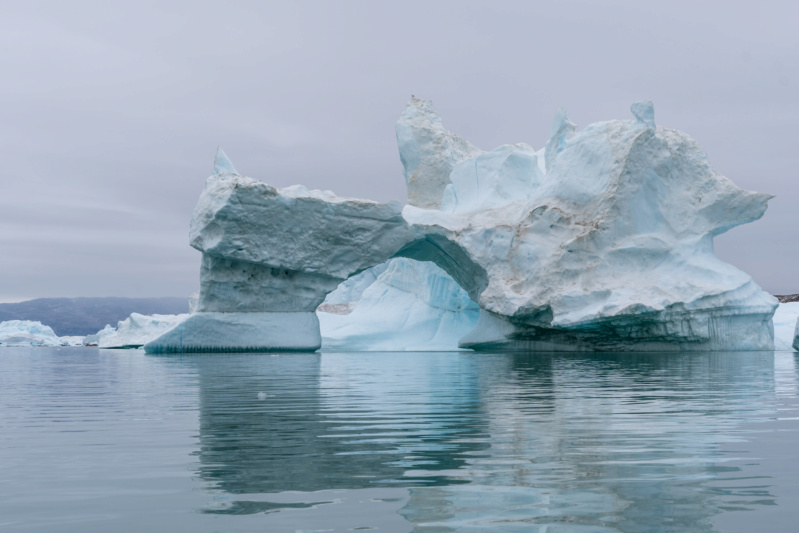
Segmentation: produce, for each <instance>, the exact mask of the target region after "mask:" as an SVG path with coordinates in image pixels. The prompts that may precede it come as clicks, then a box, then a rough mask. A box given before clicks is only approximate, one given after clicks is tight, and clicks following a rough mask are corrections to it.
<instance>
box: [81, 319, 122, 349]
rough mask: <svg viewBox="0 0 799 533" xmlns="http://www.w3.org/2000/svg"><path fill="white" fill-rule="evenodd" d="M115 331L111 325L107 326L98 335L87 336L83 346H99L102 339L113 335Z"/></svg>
mask: <svg viewBox="0 0 799 533" xmlns="http://www.w3.org/2000/svg"><path fill="white" fill-rule="evenodd" d="M115 331H116V328H114V327H113V326H112V325H111V324H106V325H105V327H104V328H103V329H101V330H100V331H98V332H97V333H93V334H91V335H86V336H85V337H83V342H82V344H83V345H84V346H97V345H98V344H100V339H102V338H104V337H107V336H109V335H111V334H113V333H114V332H115Z"/></svg>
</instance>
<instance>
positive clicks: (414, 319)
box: [317, 258, 479, 351]
mask: <svg viewBox="0 0 799 533" xmlns="http://www.w3.org/2000/svg"><path fill="white" fill-rule="evenodd" d="M381 269H382V272H381V273H380V274H379V275H378V277H377V278H376V279H375V280H374V281H373V282H372V283H370V284H369V286H368V287H366V288H365V289H364V290H363V292H362V295H361V296H360V298H359V299H358V301H357V303H356V304H355V305H354V306H353V307H354V309H353V311H352V312H351V313H349V314H341V313H329V312H327V313H326V312H318V313H317V314H318V316H319V323H320V326H321V334H322V350H325V351H450V350H452V351H455V350H458V340H459V339H460V338H461V337H463V336H464V335H465V334H467V333H468V332H469V331H470V330H471V329H472V328H474V326H475V324H476V323H477V317H478V314H479V307H478V306H477V304H476V303H475V302H473V301H472V300H471V299H470V298H469V296H468V294H466V291H464V290H463V289H462V288H461V287H460V286H459V285H458V284H457V283H456V282H455V280H453V279H452V278H451V277H450V276H449V275H448V274H447V273H446V272H444V271H443V270H442V269H441V268H439V267H438V266H436V265H435V264H433V263H429V262H420V261H414V260H412V259H403V258H397V259H392V260H391V261H390V262H389V263H388V264H387V265H386V266H384V265H381ZM367 272H369V271H367ZM350 279H354V278H350ZM348 281H349V280H348ZM360 281H361V283H363V281H364V280H363V279H361V280H360ZM342 285H345V284H342ZM343 288H344V289H345V290H344V291H341V292H343V293H345V294H346V291H347V290H348V289H351V287H347V286H344V287H343ZM340 289H341V288H340ZM340 289H337V290H336V291H334V292H333V293H331V296H334V295H336V293H338V292H339V291H340ZM338 296H339V297H341V294H339V295H338ZM320 311H323V309H321V306H320Z"/></svg>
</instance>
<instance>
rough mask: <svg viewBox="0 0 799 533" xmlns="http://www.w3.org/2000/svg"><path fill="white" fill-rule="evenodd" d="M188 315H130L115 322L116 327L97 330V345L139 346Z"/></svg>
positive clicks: (108, 346) (115, 346) (109, 346)
mask: <svg viewBox="0 0 799 533" xmlns="http://www.w3.org/2000/svg"><path fill="white" fill-rule="evenodd" d="M188 317H189V315H188V314H182V315H141V314H139V313H131V315H130V316H129V317H128V318H126V319H125V320H122V321H120V322H118V323H117V327H116V329H114V330H113V331H110V332H109V331H108V328H109V326H106V329H103V330H101V331H100V332H98V334H97V336H98V339H97V345H98V346H99V347H100V348H140V347H142V346H144V345H145V344H147V343H148V342H150V341H151V340H153V339H155V338H156V337H159V336H161V335H162V334H163V333H164V332H166V331H169V330H171V329H172V328H174V327H175V326H176V325H178V324H180V323H182V322H183V321H184V320H186V319H187V318H188Z"/></svg>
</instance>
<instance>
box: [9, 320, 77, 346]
mask: <svg viewBox="0 0 799 533" xmlns="http://www.w3.org/2000/svg"><path fill="white" fill-rule="evenodd" d="M62 345H63V342H62V341H61V339H60V338H59V337H58V336H57V335H56V334H55V332H54V331H53V328H51V327H50V326H45V325H44V324H42V323H41V322H39V321H34V320H6V321H5V322H0V346H2V347H17V346H62Z"/></svg>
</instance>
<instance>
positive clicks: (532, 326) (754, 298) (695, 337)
mask: <svg viewBox="0 0 799 533" xmlns="http://www.w3.org/2000/svg"><path fill="white" fill-rule="evenodd" d="M631 111H632V114H633V118H632V119H630V120H612V121H607V122H599V123H596V124H591V125H589V126H588V127H586V128H585V129H583V130H581V131H577V130H576V127H575V125H574V124H573V123H572V122H571V121H570V119H569V117H568V114H567V113H566V111H565V110H563V109H561V110H559V111H558V112H557V113H556V115H555V120H554V121H553V124H552V127H551V129H550V139H549V141H548V142H547V143H546V144H545V146H544V147H543V148H541V149H538V150H536V149H534V148H533V147H531V146H529V145H526V144H523V143H522V144H512V145H503V146H500V147H499V148H496V149H494V150H490V151H483V150H480V149H478V148H476V147H474V146H473V145H471V144H469V143H468V142H467V141H465V140H463V139H461V138H460V137H458V136H457V135H455V134H453V133H450V132H448V131H446V130H445V129H444V128H443V125H442V121H441V119H440V117H439V116H438V115H437V114H436V113H435V112H434V111H433V109H432V104H431V103H430V102H426V101H424V100H420V99H417V98H412V99H411V101H410V102H409V103H408V106H407V107H406V110H405V112H404V113H403V114H402V116H401V117H400V120H399V121H398V123H397V128H396V131H397V142H398V145H399V150H400V159H401V161H402V163H403V167H404V173H405V178H406V183H407V186H408V198H409V200H408V205H405V206H402V205H401V204H399V203H397V202H391V203H378V202H372V201H369V200H362V199H355V198H343V197H339V196H336V195H335V194H334V193H332V192H330V191H310V190H308V189H306V188H305V187H302V186H299V185H297V186H293V187H286V188H283V189H276V188H274V187H271V186H269V185H267V184H265V183H261V182H258V181H256V180H253V179H251V178H248V177H245V176H241V175H239V174H238V173H237V171H236V170H235V167H234V166H233V164H232V163H231V162H230V160H229V159H228V158H227V156H225V155H224V152H221V149H220V150H219V151H218V153H217V157H216V163H215V167H214V173H213V175H212V176H211V177H210V178H208V180H207V181H206V186H205V189H204V191H203V193H202V194H201V196H200V199H199V201H198V204H197V207H196V208H195V210H194V213H193V216H192V221H191V227H190V244H191V245H192V246H193V247H194V248H196V249H197V250H199V251H201V252H202V264H201V269H200V294H199V297H198V300H197V305H196V309H195V313H193V314H192V315H191V316H190V317H189V319H188V320H187V321H186V322H184V323H182V325H181V326H180V327H176V328H173V329H172V330H170V331H168V332H166V333H165V334H164V335H163V336H162V337H160V338H158V339H155V340H154V341H152V342H151V343H149V344H148V345H147V346H145V349H146V350H147V351H152V352H158V351H228V350H284V349H285V350H307V351H314V350H317V349H318V348H319V347H320V346H321V345H322V344H321V342H322V341H321V335H320V330H319V327H320V326H319V320H318V318H317V316H316V314H315V313H314V311H315V310H316V309H317V308H318V307H319V306H320V304H323V303H324V302H325V300H326V298H327V295H328V294H329V293H331V292H333V291H335V290H336V288H337V287H339V286H340V285H341V283H342V282H345V280H348V279H350V278H352V277H353V276H357V275H359V274H361V273H362V272H364V271H367V270H368V269H369V268H371V267H374V266H375V265H380V264H383V263H385V262H386V261H388V260H390V259H392V258H408V259H413V260H417V261H426V262H431V263H434V264H435V265H436V266H437V267H438V268H440V269H441V270H443V271H444V272H446V273H447V275H448V276H449V277H451V278H452V279H453V280H454V281H455V283H457V285H459V286H460V287H461V289H462V290H463V291H464V293H465V294H466V295H467V296H468V298H469V299H470V300H471V301H473V302H476V303H477V305H478V306H479V311H478V314H479V317H478V319H477V321H476V323H475V325H474V328H473V329H472V330H471V331H469V332H468V333H467V334H465V335H463V336H462V337H461V338H460V340H459V343H458V344H459V346H460V347H462V348H475V349H481V350H516V349H525V350H649V351H655V350H657V351H692V350H770V349H773V347H774V333H773V326H772V315H773V314H774V311H775V309H776V308H777V300H776V299H775V298H774V297H772V296H771V295H769V294H767V293H765V292H764V291H763V290H762V289H761V288H760V287H759V286H758V285H757V284H756V283H755V282H754V281H753V280H752V279H751V277H749V276H748V275H747V274H746V273H744V272H741V271H740V270H738V269H736V268H735V267H733V266H732V265H729V264H727V263H724V262H723V261H721V260H719V259H718V258H717V257H716V256H715V254H714V253H713V239H714V237H716V236H717V235H720V234H722V233H724V232H726V231H728V230H730V229H732V228H734V227H735V226H738V225H740V224H745V223H748V222H752V221H754V220H757V219H758V218H760V217H761V216H762V215H763V213H764V212H765V210H766V207H767V203H768V200H769V199H770V198H771V196H769V195H767V194H761V193H757V192H751V191H746V190H742V189H739V188H738V187H736V186H735V185H734V184H733V183H732V182H731V181H730V180H728V179H727V178H725V177H724V176H722V175H721V174H719V173H718V172H717V171H716V170H715V169H713V167H712V166H711V165H710V163H709V162H708V161H707V157H706V155H705V154H704V152H703V151H702V150H701V148H700V147H699V145H698V144H697V143H696V141H694V140H693V139H691V138H690V137H689V136H688V135H686V134H684V133H682V132H679V131H676V130H672V129H668V128H664V127H661V126H658V125H657V124H656V122H655V114H654V107H653V106H652V103H651V102H647V101H643V102H636V103H634V104H633V105H632V106H631ZM407 265H408V264H405V266H404V267H402V268H405V269H408V268H409V267H408V266H407ZM396 268H398V269H400V267H399V266H398V267H396ZM390 269H391V267H389V270H390ZM410 271H411V270H407V275H409V276H410V275H411V274H410ZM386 272H388V270H387V271H386ZM384 274H385V273H384ZM424 274H425V275H429V276H432V277H433V278H435V277H436V276H438V274H437V273H434V272H433V271H432V270H430V271H425V272H424ZM392 275H396V276H397V278H396V279H402V276H401V275H399V272H394V273H393V274H392ZM403 275H405V274H403ZM431 279H432V278H431ZM418 282H419V283H421V284H422V285H423V286H427V280H424V279H423V276H422V278H418ZM359 283H361V282H360V281H353V282H352V286H353V287H355V286H358V285H359ZM376 284H377V280H375V281H374V282H373V283H372V284H371V285H369V287H368V288H364V290H363V294H362V298H361V300H360V302H359V303H358V304H357V305H355V306H354V307H353V306H352V305H351V302H343V301H341V302H338V303H336V302H332V301H330V302H328V304H329V305H332V306H338V312H339V313H340V315H339V316H340V317H345V316H347V317H350V320H354V319H353V318H352V315H354V316H355V318H358V317H361V319H362V320H366V319H367V317H366V312H367V311H366V310H367V309H368V308H369V307H371V306H373V305H376V304H377V303H378V302H379V301H384V302H388V300H389V298H395V297H396V298H399V300H397V302H398V303H397V304H395V307H396V308H397V309H403V311H401V312H400V313H399V315H400V316H406V317H410V315H408V314H406V315H402V313H404V312H405V311H404V310H406V309H409V308H410V307H413V306H414V305H416V304H415V303H411V300H408V298H409V297H410V296H412V297H413V298H416V299H417V300H418V299H419V296H420V295H419V294H416V293H411V292H407V291H402V290H400V289H399V288H398V287H395V286H392V285H391V284H386V283H381V285H380V286H381V287H386V286H388V287H391V289H392V290H391V291H388V289H385V290H386V291H387V292H386V293H385V294H384V295H383V296H382V297H381V296H379V295H377V294H375V293H376V291H378V286H377V285H376ZM373 287H374V291H371V289H372V288H373ZM395 289H396V291H395ZM397 291H398V292H397ZM401 292H405V294H400V293H401ZM336 298H338V296H337V297H336ZM381 298H382V300H381ZM400 302H402V303H400ZM428 303H429V302H425V304H426V305H427V304H428ZM326 305H327V304H326ZM362 306H363V307H362ZM409 306H410V307H409ZM361 308H362V309H363V310H362V311H360V312H359V309H361ZM323 310H324V308H323ZM413 312H414V313H416V312H418V313H422V314H424V312H425V311H422V310H421V309H420V308H416V310H415V311H413ZM356 313H357V314H356ZM328 314H330V313H328ZM375 315H377V316H381V315H382V316H383V317H384V320H383V321H382V324H383V327H384V331H385V333H386V334H387V335H391V334H392V332H391V331H388V330H392V328H394V329H396V328H400V329H402V326H401V324H399V322H397V321H394V320H393V317H392V318H391V319H390V318H389V316H388V315H386V314H385V312H383V311H381V312H380V313H377V311H375ZM328 319H330V320H328ZM323 321H325V322H328V324H327V325H325V328H328V326H329V327H330V328H331V329H326V331H329V332H331V334H333V336H331V337H330V340H329V341H326V342H329V344H326V346H330V347H332V346H333V345H334V344H335V343H336V342H339V341H340V342H344V341H343V339H345V338H346V337H349V338H351V339H355V338H360V339H361V340H362V341H363V344H362V345H363V346H366V345H371V346H377V344H374V342H373V341H374V335H373V333H371V331H372V330H371V329H369V328H372V327H377V326H378V325H379V321H371V322H370V325H369V326H368V327H367V325H366V322H362V325H361V327H363V328H366V329H364V330H363V332H362V333H363V334H362V335H361V333H359V332H358V327H356V326H345V325H344V323H345V319H344V318H335V317H333V318H331V317H325V318H323ZM397 331H399V330H397ZM210 332H214V333H213V335H212V334H211V333H210ZM334 332H337V333H334ZM345 334H346V335H345ZM335 335H339V336H338V337H336V336H335ZM359 335H360V337H359ZM398 335H399V333H398ZM425 335H427V333H426V334H425ZM336 339H338V340H336ZM400 339H402V340H400ZM359 342H360V341H359ZM397 342H401V343H403V344H402V346H405V345H409V344H407V338H406V337H403V336H402V335H400V336H399V337H397ZM425 342H426V341H425ZM382 346H383V345H381V348H380V349H382ZM400 349H402V348H400Z"/></svg>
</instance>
